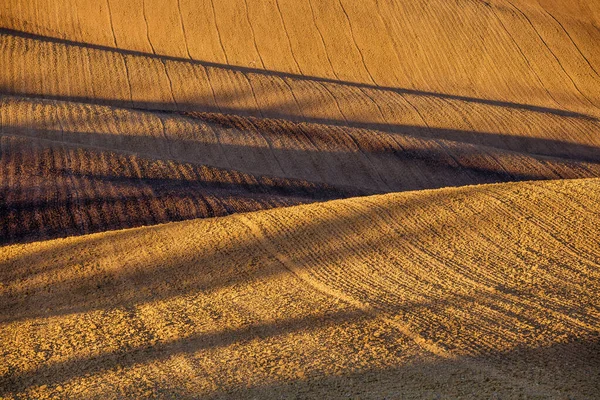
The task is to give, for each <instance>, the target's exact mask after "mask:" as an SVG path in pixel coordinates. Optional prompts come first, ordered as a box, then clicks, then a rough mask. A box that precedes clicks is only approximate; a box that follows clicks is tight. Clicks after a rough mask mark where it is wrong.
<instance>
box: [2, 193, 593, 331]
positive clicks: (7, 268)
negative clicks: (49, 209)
mask: <svg viewBox="0 0 600 400" xmlns="http://www.w3.org/2000/svg"><path fill="white" fill-rule="evenodd" d="M485 193H486V189H485V187H480V188H471V190H470V196H471V197H470V198H471V199H473V200H474V201H475V200H477V197H478V196H485ZM444 199H445V194H444V193H435V192H434V193H429V194H428V195H427V196H423V197H414V198H411V199H409V200H406V201H403V202H402V203H397V204H394V205H393V206H391V207H390V208H389V210H388V211H389V212H390V213H393V212H400V211H401V212H402V213H406V214H410V215H412V214H416V213H417V212H419V210H421V209H422V208H423V207H427V205H428V204H436V203H437V202H441V203H443V202H444V201H445V200H444ZM493 211H494V207H490V208H489V212H493ZM381 213H382V210H380V209H378V208H377V207H371V208H369V209H368V210H363V211H362V212H361V213H357V212H356V211H355V210H353V209H350V210H348V211H346V212H344V213H341V212H338V213H331V214H330V215H328V216H327V217H325V218H323V217H321V218H319V219H316V220H315V221H310V222H308V223H306V224H304V225H298V226H296V227H295V228H294V237H307V238H311V237H316V236H317V235H318V234H319V232H329V231H330V229H331V227H333V226H334V225H335V224H339V223H340V222H341V221H344V222H345V223H344V225H343V227H338V228H337V229H338V230H337V231H333V233H332V235H334V236H335V237H336V238H337V237H339V236H340V235H342V236H343V235H344V234H357V233H359V232H360V230H364V231H365V232H364V233H365V235H366V236H365V237H367V235H371V238H370V239H365V240H363V241H362V242H361V243H359V244H355V245H353V246H349V247H344V248H339V246H338V245H337V244H336V241H335V240H333V239H332V240H325V239H323V240H322V241H321V242H320V244H319V246H320V247H319V251H320V252H323V253H324V254H332V255H335V257H337V259H341V260H350V259H352V257H355V256H356V254H368V253H369V252H373V251H379V250H377V249H386V248H394V247H395V246H397V245H398V244H397V239H396V238H395V237H394V236H391V237H388V236H387V234H385V232H383V231H382V233H381V234H379V235H375V236H373V235H372V232H374V231H375V232H378V229H377V226H376V225H374V221H377V220H378V219H380V218H381ZM473 218H474V217H473ZM478 218H481V215H479V216H478ZM463 220H464V218H463ZM451 223H452V221H450V220H448V219H439V220H438V221H436V222H435V223H433V222H431V223H429V224H428V225H426V226H421V227H419V229H412V230H411V231H410V235H411V236H412V237H414V238H415V239H414V240H416V241H419V240H418V238H419V237H420V235H425V236H424V237H427V235H428V234H429V231H432V230H433V231H435V230H436V229H439V228H440V227H442V226H446V225H447V224H451ZM227 226H228V228H227V230H228V231H231V232H236V231H240V232H245V231H247V229H248V228H247V227H246V226H245V225H244V224H243V223H241V222H240V221H239V220H237V219H233V220H229V222H228V225H227ZM358 226H360V227H361V228H360V229H359V228H357V227H358ZM153 229H154V230H155V232H156V233H158V236H157V240H159V238H160V237H161V236H162V239H160V240H162V241H166V242H168V239H169V238H168V237H167V234H165V233H163V231H164V230H167V229H169V226H168V225H166V226H159V227H156V228H153ZM138 234H139V232H138V231H125V232H112V233H109V234H107V235H106V236H102V237H89V238H84V240H83V241H82V242H80V243H77V242H76V243H69V242H67V243H64V244H61V243H57V244H56V246H51V247H50V248H49V249H47V250H40V251H37V252H34V253H32V254H28V255H21V256H19V258H17V259H15V260H10V259H9V260H7V261H5V262H4V263H2V264H1V265H0V267H1V268H0V270H1V275H2V276H3V279H2V281H3V282H4V284H5V285H7V286H11V285H14V284H15V283H17V282H19V281H20V280H22V279H24V278H28V279H33V278H35V275H36V274H47V273H48V272H51V271H52V270H53V269H58V268H63V267H61V266H58V265H56V264H54V263H52V262H51V261H47V260H51V259H53V258H56V257H58V258H61V257H67V258H68V259H69V260H70V261H69V262H70V263H71V265H82V266H91V265H96V264H98V261H97V259H98V256H97V255H96V254H95V253H92V254H90V253H89V252H88V251H87V250H86V249H96V250H97V251H100V250H98V249H101V248H103V247H105V246H111V244H112V243H115V242H117V243H127V238H129V237H130V238H135V236H136V235H138ZM288 234H289V233H288V231H287V230H285V229H283V230H282V231H281V232H280V233H278V234H276V235H270V236H269V240H270V241H272V242H273V243H274V246H275V247H276V248H277V249H280V250H281V251H284V249H285V248H286V247H287V246H288V245H287V244H286V243H287V235H288ZM215 240H216V239H215ZM423 240H424V241H426V239H425V238H424V239H423ZM181 241H182V246H183V247H182V246H177V250H174V249H172V248H170V247H172V246H173V244H172V243H171V244H169V243H165V244H164V246H163V247H166V248H167V249H169V252H168V253H167V254H168V255H169V258H168V259H164V256H165V255H164V254H162V253H161V252H160V251H159V252H158V253H157V252H156V250H154V251H153V252H150V253H148V254H149V255H148V257H140V258H139V259H137V258H136V260H135V261H133V262H132V261H129V262H128V264H127V266H123V268H121V269H120V270H119V272H118V275H116V276H113V274H108V275H107V274H104V273H102V271H101V270H99V271H97V273H92V274H91V275H90V276H89V278H87V279H85V280H82V279H80V278H72V279H68V280H61V282H59V283H49V284H50V285H51V286H52V290H51V291H45V290H44V288H43V287H44V285H42V286H40V287H39V288H29V289H27V290H26V292H27V293H29V294H27V293H25V292H23V291H21V290H16V291H11V292H7V293H6V294H5V295H2V296H0V321H2V322H4V323H6V322H11V321H22V320H24V319H28V318H39V317H48V316H52V315H56V316H59V315H65V314H72V313H82V312H88V311H91V310H97V309H104V310H107V309H113V308H115V307H134V306H135V305H139V304H142V303H146V302H148V301H157V300H161V299H169V298H170V297H172V296H184V295H188V294H194V293H204V292H207V291H211V290H216V289H220V288H222V287H230V286H234V285H236V284H239V283H243V282H248V281H253V280H256V279H266V278H268V277H270V276H273V275H277V274H280V273H281V272H282V271H284V270H285V269H283V268H282V266H281V265H279V264H277V265H268V266H265V267H261V268H260V269H258V270H255V271H250V270H248V271H245V262H247V261H248V255H252V254H259V253H263V252H264V250H263V249H262V246H261V239H260V238H257V237H254V236H252V235H246V236H243V237H242V238H239V239H236V240H235V241H234V244H235V248H232V249H227V248H226V249H225V250H224V251H226V252H227V254H228V257H229V258H230V261H229V263H230V265H227V266H224V265H223V263H222V255H221V253H220V252H219V251H217V250H213V249H207V248H203V247H202V246H204V245H202V244H200V245H199V244H198V243H195V242H194V239H193V238H190V239H181ZM187 242H189V243H187ZM183 243H186V244H185V245H183ZM123 250H124V249H121V250H116V249H114V248H110V251H109V253H107V254H111V257H114V255H113V253H114V252H115V251H123ZM180 251H181V252H180ZM101 253H102V252H101ZM67 255H68V256H67ZM550 256H551V255H549V256H547V257H550ZM311 257H312V254H311V252H310V251H309V252H305V254H304V255H299V256H298V257H297V259H295V262H296V263H297V264H298V265H303V266H305V265H311V263H313V262H314V260H313V259H312V258H311ZM538 261H539V260H538ZM389 262H390V265H389V268H392V269H393V268H395V267H394V264H393V263H392V261H389ZM552 262H553V261H552ZM563 264H564V263H563ZM19 265H20V266H19ZM397 267H398V268H401V265H398V266H397ZM566 267H567V266H565V268H566ZM90 272H93V270H90ZM573 272H575V273H578V274H579V275H581V274H582V273H581V271H579V272H577V271H573ZM486 279H489V278H486ZM123 282H135V290H123V287H122V286H123ZM183 283H184V284H183ZM489 284H490V285H492V286H494V285H495V284H494V283H493V281H490V282H489ZM474 296H475V294H474ZM500 296H501V295H500ZM484 297H485V298H486V299H489V300H494V301H495V300H499V299H500V297H498V298H496V297H497V296H496V295H491V294H490V293H487V292H486V293H484ZM32 302H34V303H35V304H44V305H46V308H47V309H40V308H39V307H31V305H32ZM380 306H381V307H383V308H387V307H390V306H391V307H394V308H396V307H400V308H402V307H403V305H402V304H397V305H394V304H393V303H390V304H387V303H386V302H383V303H381V304H380ZM548 306H550V303H548ZM560 306H561V307H564V305H563V304H561V305H560ZM48 307H49V309H48Z"/></svg>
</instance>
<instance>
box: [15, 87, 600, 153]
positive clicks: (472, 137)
mask: <svg viewBox="0 0 600 400" xmlns="http://www.w3.org/2000/svg"><path fill="white" fill-rule="evenodd" d="M20 95H23V96H26V98H30V99H39V100H41V101H43V100H56V101H61V102H66V103H68V102H76V103H81V104H90V105H107V104H108V105H112V106H116V107H119V108H125V109H129V110H132V111H133V112H148V113H152V114H157V113H160V114H162V115H182V116H186V117H188V118H192V119H195V120H201V121H203V122H207V123H212V124H217V125H219V126H221V127H224V128H234V129H241V130H243V129H247V127H248V126H252V127H254V128H255V129H258V130H263V129H264V130H267V131H276V130H277V129H278V128H279V130H278V133H281V132H282V130H281V129H280V128H281V125H282V123H285V125H286V127H285V128H284V129H289V127H290V126H291V127H292V129H294V130H299V131H302V130H306V131H309V132H318V131H319V130H323V129H327V128H331V127H341V128H352V129H359V130H361V129H362V130H369V131H379V132H384V133H390V134H397V135H410V136H414V137H418V138H426V139H441V140H449V141H453V142H458V143H468V144H472V145H475V146H485V147H486V148H491V149H499V150H508V151H512V152H517V153H523V154H528V155H532V156H541V157H544V156H545V157H556V158H563V159H566V160H573V161H579V162H589V163H598V162H600V148H599V147H596V146H593V145H587V144H581V143H573V142H568V141H565V140H559V139H551V138H544V137H529V136H519V135H515V134H503V133H495V132H485V131H471V130H460V129H452V128H438V127H426V126H418V125H407V124H393V123H377V122H360V121H342V120H336V119H327V118H318V117H307V118H301V119H299V118H298V117H293V116H289V115H286V114H282V113H281V112H280V111H281V110H279V109H277V110H263V111H264V112H265V113H271V111H272V113H271V114H273V115H274V116H275V117H269V118H258V117H256V116H255V115H254V114H255V110H248V109H242V108H226V107H220V108H219V110H218V112H214V111H217V110H212V109H210V107H203V108H204V109H205V112H199V111H178V110H176V109H174V106H173V105H172V104H168V103H160V102H158V103H157V102H144V107H132V106H131V104H129V103H128V102H126V101H117V100H110V101H108V102H107V101H104V100H101V99H91V98H87V97H73V96H62V95H39V94H34V93H27V94H20ZM178 107H179V108H180V109H183V110H185V109H190V110H195V109H196V108H197V107H196V106H195V105H194V104H185V103H179V104H178ZM240 121H244V123H242V124H240ZM243 125H246V128H244V127H243ZM270 125H271V126H270Z"/></svg>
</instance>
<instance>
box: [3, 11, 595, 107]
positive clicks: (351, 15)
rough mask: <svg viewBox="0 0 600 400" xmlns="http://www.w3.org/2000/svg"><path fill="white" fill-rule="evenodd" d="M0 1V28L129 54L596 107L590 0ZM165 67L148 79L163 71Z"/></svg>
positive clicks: (161, 76)
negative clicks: (124, 51)
mask: <svg viewBox="0 0 600 400" xmlns="http://www.w3.org/2000/svg"><path fill="white" fill-rule="evenodd" d="M1 7H2V8H0V10H1V11H2V12H1V13H0V15H1V17H0V26H2V27H5V28H9V29H15V30H19V31H23V32H28V33H33V34H37V35H41V36H50V37H55V38H58V39H67V40H72V41H75V42H82V43H89V44H93V45H98V46H106V47H111V48H118V49H122V50H128V51H132V52H139V53H149V54H156V55H161V56H170V57H174V58H178V59H182V60H197V61H208V62H213V63H219V64H225V65H230V66H242V67H248V68H256V69H260V70H270V71H279V72H283V73H291V74H299V75H304V76H313V77H321V78H328V79H334V80H337V81H348V82H360V83H365V84H373V85H378V86H393V87H396V88H404V89H414V90H418V91H430V92H435V93H449V94H461V95H465V96H470V97H477V98H485V99H492V100H505V101H509V102H523V101H525V100H526V101H527V102H528V103H529V102H531V103H533V104H536V105H541V106H551V107H557V108H561V109H578V110H584V109H588V108H589V109H594V110H597V107H598V106H599V105H600V85H599V79H600V77H599V75H598V72H599V70H600V68H599V65H600V49H599V48H598V46H597V43H598V42H599V41H600V32H599V31H598V29H597V27H598V25H599V24H600V23H599V19H600V6H599V5H598V3H597V2H596V1H589V0H576V1H570V2H568V3H565V2H562V1H556V0H544V1H534V0H490V1H476V0H459V1H450V2H449V1H445V0H435V1H429V0H419V1H400V0H396V1H377V0H367V1H355V0H335V1H324V0H265V1H260V0H246V1H240V0H218V1H217V0H168V1H163V0H136V1H118V0H103V1H95V0H85V1H81V0H77V1H75V0H61V1H57V0H7V1H4V2H3V4H2V6H1ZM121 64H131V65H129V69H130V72H131V73H132V75H135V74H136V70H137V69H138V68H139V67H138V66H136V65H135V62H134V61H133V60H129V57H123V59H122V60H121ZM164 64H167V65H164V67H165V68H164V69H170V66H169V65H168V64H171V63H170V62H168V61H167V62H165V63H164ZM164 69H162V70H161V68H157V69H156V70H155V76H156V77H157V78H156V79H161V80H165V79H167V77H166V76H165V74H164V72H165V71H164ZM113 73H114V72H113ZM116 73H118V74H123V71H122V70H121V71H118V72H116ZM170 75H171V79H172V80H173V83H174V84H175V83H176V81H177V74H175V73H174V72H172V73H171V74H170ZM240 78H241V80H242V81H243V80H245V79H244V78H243V77H240ZM124 90H126V89H124Z"/></svg>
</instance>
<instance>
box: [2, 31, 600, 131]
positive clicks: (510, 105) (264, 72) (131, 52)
mask: <svg viewBox="0 0 600 400" xmlns="http://www.w3.org/2000/svg"><path fill="white" fill-rule="evenodd" d="M0 33H1V34H5V35H12V36H17V37H21V38H26V39H33V40H37V41H43V42H49V43H57V44H63V45H68V46H75V47H80V48H88V49H95V50H101V51H107V52H112V53H118V54H122V55H130V56H139V57H147V58H152V59H160V60H164V61H173V62H181V63H186V64H195V65H202V66H204V67H213V68H220V69H226V70H230V71H238V72H241V73H252V74H257V75H264V76H277V77H280V78H289V79H294V80H299V81H310V82H322V83H331V84H338V85H342V86H348V87H358V88H365V89H374V90H380V91H388V92H393V93H398V94H410V95H416V96H431V97H436V98H441V99H449V100H458V101H465V102H470V103H477V104H483V105H490V106H494V107H504V108H510V109H520V110H526V111H530V112H535V113H547V114H553V115H557V116H562V117H572V118H580V119H586V120H597V118H595V117H592V116H590V115H586V114H581V113H577V112H572V111H567V110H561V109H556V108H550V107H541V106H535V105H531V104H523V103H515V102H508V101H500V100H489V99H481V98H474V97H468V96H461V95H453V94H444V93H436V92H429V91H421V90H413V89H402V88H395V87H390V86H378V85H372V84H366V83H359V82H349V81H341V80H335V79H330V78H323V77H316V76H307V75H299V74H293V73H287V72H280V71H271V70H264V69H257V68H250V67H242V66H232V65H228V64H221V63H215V62H209V61H197V60H190V59H188V58H180V57H173V56H164V55H156V54H150V53H144V52H140V51H135V50H125V49H118V48H114V47H110V46H103V45H97V44H90V43H82V42H76V41H72V40H68V39H60V38H55V37H49V36H42V35H37V34H33V33H28V32H23V31H18V30H14V29H9V28H0Z"/></svg>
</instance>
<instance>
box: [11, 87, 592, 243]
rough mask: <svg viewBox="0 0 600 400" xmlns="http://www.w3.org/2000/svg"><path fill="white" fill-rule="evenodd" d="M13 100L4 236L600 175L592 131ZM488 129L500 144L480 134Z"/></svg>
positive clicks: (82, 231) (57, 234)
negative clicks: (556, 132)
mask: <svg viewBox="0 0 600 400" xmlns="http://www.w3.org/2000/svg"><path fill="white" fill-rule="evenodd" d="M0 101H1V104H2V109H1V111H0V134H2V139H1V142H0V151H1V153H2V158H1V159H0V174H1V175H0V176H1V177H2V179H1V184H0V190H1V191H2V196H1V197H0V199H1V200H0V205H1V207H2V210H3V213H4V215H5V217H4V218H2V220H1V221H0V231H1V232H2V235H1V238H2V239H1V240H0V242H2V243H11V242H18V241H23V240H27V241H31V240H40V239H49V238H54V237H64V236H69V235H79V234H86V233H91V232H98V231H103V230H109V229H119V228H130V227H135V226H141V225H152V224H156V223H164V222H169V221H180V220H184V219H190V218H206V217H218V216H223V215H229V214H232V213H236V212H248V211H257V210H261V209H266V208H272V207H281V206H289V205H295V204H301V203H307V202H313V201H324V200H331V199H337V198H346V197H353V196H359V195H368V194H376V193H386V192H397V191H407V190H419V189H431V188H440V187H446V186H462V185H472V184H482V183H492V182H506V181H523V180H540V179H543V180H545V179H576V178H586V177H598V176H600V159H599V158H598V154H600V152H599V151H596V148H595V147H593V146H591V145H589V144H586V143H568V142H560V141H556V140H549V139H541V138H515V137H511V136H509V135H505V136H504V135H493V134H487V133H478V132H466V131H457V132H456V133H455V137H453V138H452V140H448V139H445V138H443V137H444V136H446V137H447V136H451V135H449V134H447V132H448V131H447V130H445V131H444V132H445V133H444V132H441V131H440V132H438V135H437V136H438V137H436V135H432V134H431V132H434V133H435V132H436V130H434V129H431V128H430V129H425V128H418V127H406V131H403V132H390V131H385V130H384V131H380V130H376V129H372V128H369V129H367V128H358V127H355V126H343V125H331V124H322V123H314V122H312V123H308V122H293V121H290V120H284V119H269V118H255V117H248V116H237V115H232V114H229V115H226V114H218V113H206V112H185V113H179V112H167V111H163V112H156V111H148V110H139V109H130V108H119V107H111V106H102V105H95V104H89V103H77V102H70V101H57V100H42V99H32V98H23V97H13V96H4V97H2V98H1V100H0ZM481 135H483V136H489V137H490V139H489V140H488V141H487V142H488V144H486V145H482V144H480V143H477V140H478V139H477V137H479V136H481ZM507 147H514V148H520V149H521V150H519V151H512V150H507ZM527 149H531V150H527ZM552 153H559V154H558V155H553V156H548V155H544V154H552Z"/></svg>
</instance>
